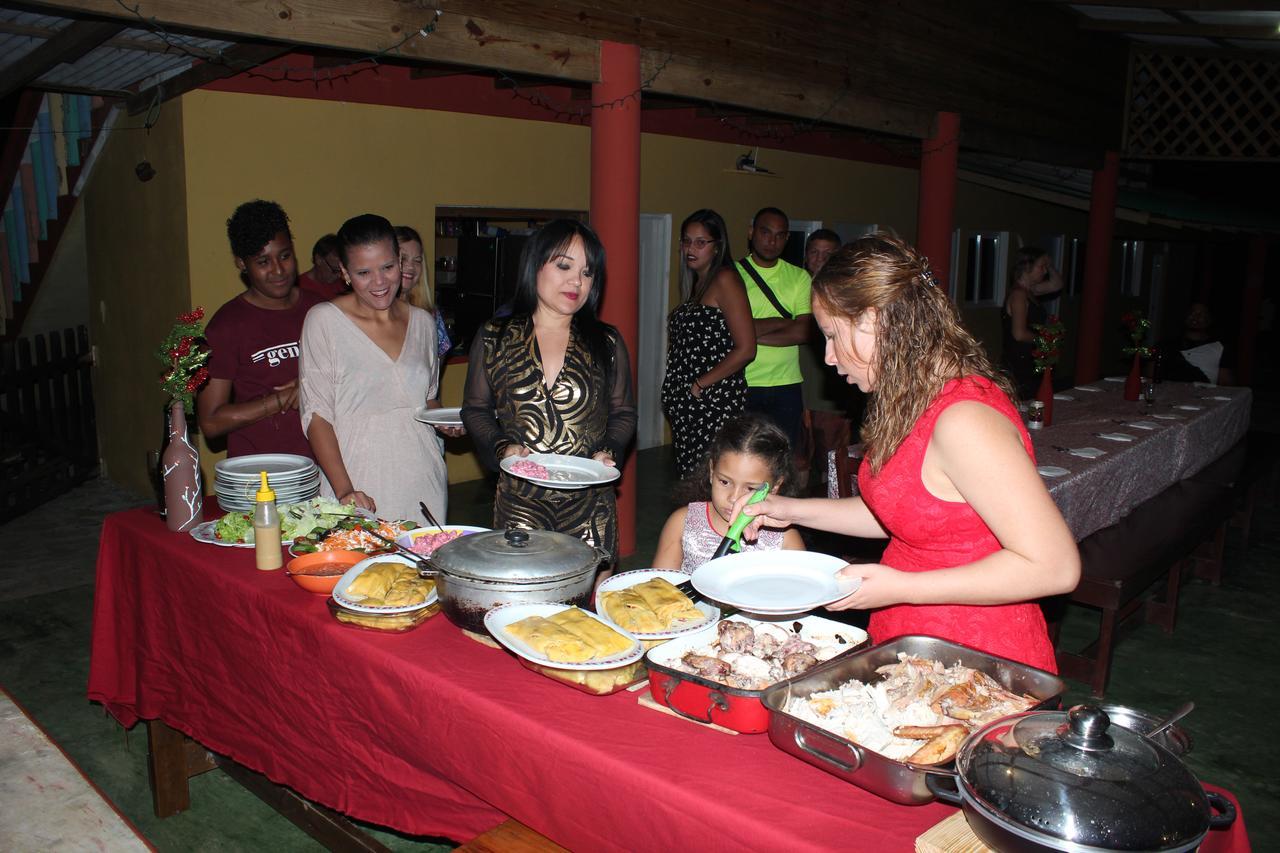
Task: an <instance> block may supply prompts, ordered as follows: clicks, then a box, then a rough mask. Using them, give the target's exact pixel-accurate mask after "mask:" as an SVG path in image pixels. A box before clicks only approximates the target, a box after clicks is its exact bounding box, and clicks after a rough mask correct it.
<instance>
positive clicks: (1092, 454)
mask: <svg viewBox="0 0 1280 853" xmlns="http://www.w3.org/2000/svg"><path fill="white" fill-rule="evenodd" d="M1067 452H1068V453H1070V454H1071V455H1072V456H1079V457H1080V458H1081V459H1097V458H1098V457H1099V456H1106V455H1107V451H1105V450H1099V449H1098V448H1096V447H1073V448H1071V449H1070V450H1068V451H1067Z"/></svg>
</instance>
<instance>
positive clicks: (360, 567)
mask: <svg viewBox="0 0 1280 853" xmlns="http://www.w3.org/2000/svg"><path fill="white" fill-rule="evenodd" d="M374 563H400V564H401V565H405V566H409V567H410V568H416V566H415V564H414V562H413V561H412V560H410V559H409V558H408V557H402V556H400V555H399V554H379V555H378V556H376V557H370V558H369V559H367V560H361V561H360V562H358V563H356V564H355V565H354V566H352V567H351V568H349V569H347V571H346V572H345V573H344V574H343V575H342V577H341V578H339V579H338V584H337V586H335V587H334V588H333V600H334V601H336V602H338V603H339V604H341V605H342V606H343V607H345V608H346V609H348V610H355V611H356V612H358V613H412V612H413V611H415V610H421V609H422V608H424V607H430V606H431V605H433V604H435V603H436V599H437V598H439V597H440V595H439V593H438V592H436V590H434V589H433V590H431V594H430V595H428V596H427V600H426V601H424V602H422V603H421V604H380V605H367V604H361V603H360V601H359V600H358V599H355V598H348V597H347V589H348V588H349V587H350V586H351V582H352V581H353V580H355V579H356V578H357V577H359V576H360V573H361V572H363V571H364V570H365V569H367V568H369V567H370V566H372V565H373V564H374Z"/></svg>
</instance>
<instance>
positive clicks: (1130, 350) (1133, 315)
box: [1120, 311, 1151, 358]
mask: <svg viewBox="0 0 1280 853" xmlns="http://www.w3.org/2000/svg"><path fill="white" fill-rule="evenodd" d="M1120 322H1121V323H1123V324H1124V327H1125V329H1126V330H1128V332H1129V340H1130V342H1131V343H1130V345H1129V346H1127V347H1125V348H1124V354H1125V355H1136V356H1138V357H1139V358H1147V357H1149V356H1150V355H1151V347H1149V346H1147V345H1146V344H1145V343H1144V342H1145V340H1146V338H1147V329H1149V328H1151V321H1150V320H1148V319H1147V318H1146V317H1144V316H1142V312H1141V311H1127V312H1125V313H1124V314H1123V315H1122V316H1121V317H1120Z"/></svg>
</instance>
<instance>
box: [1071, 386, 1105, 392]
mask: <svg viewBox="0 0 1280 853" xmlns="http://www.w3.org/2000/svg"><path fill="white" fill-rule="evenodd" d="M1072 390H1074V391H1101V390H1102V389H1101V388H1094V387H1093V386H1092V385H1077V386H1076V387H1075V388H1073V389H1072Z"/></svg>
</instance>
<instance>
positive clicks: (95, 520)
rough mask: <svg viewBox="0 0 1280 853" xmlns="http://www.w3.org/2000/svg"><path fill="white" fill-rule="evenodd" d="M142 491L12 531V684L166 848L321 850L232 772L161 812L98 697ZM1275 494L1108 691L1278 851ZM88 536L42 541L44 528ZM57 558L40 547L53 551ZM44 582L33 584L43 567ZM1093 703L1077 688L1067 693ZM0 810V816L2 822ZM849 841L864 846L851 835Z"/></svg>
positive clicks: (27, 520) (0, 530) (470, 500)
mask: <svg viewBox="0 0 1280 853" xmlns="http://www.w3.org/2000/svg"><path fill="white" fill-rule="evenodd" d="M672 467H673V466H672V460H671V455H670V451H669V448H660V449H656V450H652V451H646V452H645V453H642V454H641V458H640V463H639V464H637V465H636V466H635V467H634V471H635V472H636V475H637V477H638V491H639V513H638V515H639V518H638V531H639V536H638V541H639V543H640V545H639V553H637V554H636V555H635V556H634V557H632V558H630V559H628V560H626V561H624V566H625V567H627V568H633V567H638V566H643V565H645V561H646V560H647V559H648V557H649V556H650V554H651V553H652V548H653V545H654V543H655V541H656V539H657V533H658V530H659V529H660V527H661V524H662V522H663V521H664V520H665V519H666V515H667V513H668V512H669V509H670V507H669V500H670V498H669V485H670V482H669V478H668V477H667V476H666V472H669V471H671V470H672ZM492 494H493V492H492V489H491V488H489V487H487V486H486V485H485V484H484V483H482V482H476V483H464V484H461V485H458V486H455V487H454V488H453V489H451V491H450V503H451V509H450V520H451V521H453V522H455V523H464V524H465V523H475V524H487V523H488V522H489V520H490V519H489V512H490V506H491V501H492ZM133 502H134V500H133V498H132V497H131V496H129V495H127V494H124V493H122V492H120V491H119V490H117V489H114V488H113V487H111V486H110V485H109V484H106V483H104V482H102V481H99V482H96V483H92V484H89V485H86V486H84V487H81V489H79V490H78V491H77V492H76V493H73V494H71V495H67V496H65V497H63V498H60V499H59V500H58V501H57V502H55V503H54V504H50V505H47V506H45V507H41V508H39V509H37V510H35V511H33V512H32V513H30V514H28V515H27V516H24V517H22V518H21V519H19V520H18V521H15V522H12V523H10V524H9V525H5V526H3V527H0V553H2V554H4V555H5V557H4V558H3V560H2V561H0V584H2V585H3V586H4V589H2V590H0V684H2V685H3V686H4V687H5V688H6V689H7V690H8V691H9V692H10V693H11V694H12V695H13V696H14V698H16V699H17V701H18V702H19V703H21V704H22V705H23V706H24V707H25V708H26V709H27V710H28V712H29V713H31V714H32V715H33V716H34V717H35V719H36V720H37V721H38V722H39V723H40V725H42V726H43V727H44V728H45V729H46V730H47V731H48V732H49V733H50V735H51V736H52V737H53V738H54V739H55V740H56V741H57V742H58V743H59V744H60V745H61V746H62V747H63V749H64V750H65V751H66V752H67V753H68V754H69V755H70V756H71V757H72V758H73V759H74V760H75V761H76V762H77V763H78V764H79V765H80V766H81V767H82V768H83V769H84V771H85V772H86V773H87V774H88V775H89V777H90V778H91V779H92V780H93V781H94V782H95V783H96V784H97V785H98V787H99V788H100V789H101V790H102V791H103V792H104V793H105V794H106V796H108V797H109V798H110V799H111V800H112V801H113V802H114V803H115V804H116V806H117V807H118V808H119V809H120V810H121V811H122V812H123V813H124V814H125V815H126V816H128V817H129V819H130V820H132V821H133V822H134V823H135V824H136V825H137V826H138V827H139V828H140V829H141V831H142V833H143V834H144V835H145V836H146V837H147V839H148V840H149V841H150V842H151V843H152V844H154V845H155V847H156V848H157V849H159V850H162V851H206V850H207V851H214V850H272V851H293V850H298V851H302V850H316V849H319V845H317V844H316V843H315V842H313V841H312V840H311V839H309V838H308V837H307V836H305V835H304V834H303V833H302V832H301V831H299V830H297V829H296V828H294V827H293V825H292V824H290V823H288V822H287V821H286V820H284V819H283V818H281V817H279V816H278V815H276V814H275V812H273V811H272V810H271V809H269V808H268V807H267V806H265V805H263V804H262V803H261V802H259V801H258V800H257V799H256V798H255V797H253V796H252V795H250V794H249V793H247V792H246V791H244V790H243V789H242V788H240V787H239V785H237V784H236V783H235V782H233V781H231V780H230V779H229V778H227V777H226V776H225V775H223V774H222V773H221V771H214V772H211V773H206V774H204V775H202V776H199V777H197V778H195V779H193V780H192V785H191V788H192V791H191V795H192V804H193V807H192V809H191V810H190V811H188V812H186V813H184V814H181V815H177V816H175V817H171V818H168V819H166V820H157V819H156V818H154V817H153V816H152V814H151V801H150V793H149V790H148V787H147V772H146V747H147V744H146V735H145V731H144V730H143V728H142V727H136V728H134V729H133V730H131V731H124V730H122V729H121V728H120V727H119V726H118V725H117V724H116V723H115V721H114V720H112V719H111V718H110V717H107V716H106V715H105V713H104V712H103V710H102V709H101V707H99V706H96V705H93V704H91V703H89V702H88V701H87V700H86V699H85V685H86V683H87V679H88V666H89V631H90V615H91V609H92V596H93V586H92V572H93V561H94V556H95V548H94V546H95V543H96V529H97V526H98V525H99V523H100V519H101V516H102V515H103V514H105V512H106V511H111V510H114V509H118V508H121V507H123V506H128V505H130V504H131V503H133ZM1276 509H1277V504H1276V502H1275V500H1274V498H1271V499H1268V500H1267V501H1265V502H1264V503H1263V504H1262V505H1260V506H1259V507H1258V510H1257V512H1256V513H1255V518H1254V533H1253V539H1252V542H1251V544H1250V547H1249V548H1248V549H1247V550H1246V549H1245V548H1244V546H1243V543H1242V542H1241V541H1240V537H1239V535H1238V534H1233V536H1232V538H1231V539H1230V544H1229V548H1228V554H1227V568H1226V574H1225V578H1224V580H1223V584H1222V586H1221V587H1216V588H1215V587H1210V586H1208V585H1206V584H1203V583H1199V582H1192V583H1190V584H1188V585H1187V586H1185V587H1184V589H1183V592H1182V597H1181V602H1180V607H1179V619H1178V626H1177V630H1176V632H1175V633H1174V634H1173V635H1172V636H1166V635H1164V634H1163V633H1161V632H1160V631H1159V630H1158V629H1155V628H1152V627H1150V626H1142V627H1139V628H1137V629H1135V630H1134V631H1133V632H1132V633H1130V634H1127V635H1126V636H1125V637H1124V640H1123V641H1122V642H1121V644H1120V646H1119V648H1118V650H1117V653H1116V659H1115V666H1114V669H1113V675H1112V679H1111V689H1110V691H1109V693H1108V696H1107V700H1108V701H1110V702H1115V703H1118V704H1127V705H1133V706H1136V707H1139V708H1145V709H1148V710H1151V711H1154V712H1163V711H1166V710H1169V709H1172V708H1173V707H1175V706H1176V705H1178V704H1180V703H1181V702H1182V701H1183V700H1185V699H1188V698H1189V699H1194V700H1195V702H1196V704H1197V708H1196V711H1195V712H1194V713H1193V714H1192V715H1191V716H1190V717H1188V718H1187V720H1186V721H1185V724H1184V725H1185V728H1186V729H1187V730H1188V731H1189V732H1190V733H1191V735H1192V738H1193V740H1194V749H1193V751H1192V753H1191V755H1190V756H1189V757H1188V762H1189V764H1190V766H1191V768H1192V770H1193V771H1195V772H1196V773H1197V774H1198V775H1199V776H1200V777H1201V778H1203V779H1205V780H1209V781H1212V782H1214V783H1216V784H1219V785H1222V786H1224V787H1227V788H1229V789H1231V790H1233V791H1234V792H1235V793H1236V794H1237V795H1238V796H1239V798H1240V800H1241V802H1242V804H1243V808H1244V813H1245V816H1246V818H1247V821H1248V826H1249V835H1250V838H1251V839H1252V841H1253V844H1254V846H1255V848H1256V849H1259V850H1268V849H1275V848H1271V846H1270V845H1271V844H1273V843H1274V844H1277V846H1278V847H1280V783H1277V782H1276V781H1275V777H1274V776H1273V775H1272V773H1271V770H1272V769H1274V768H1275V767H1276V766H1278V765H1280V747H1278V746H1277V739H1276V738H1274V737H1272V736H1271V735H1270V732H1269V730H1266V729H1264V728H1263V726H1262V724H1261V723H1260V722H1259V719H1266V718H1269V717H1268V716H1264V713H1263V712H1264V710H1265V709H1266V708H1267V707H1268V705H1269V700H1270V699H1272V698H1276V697H1277V696H1280V691H1278V690H1277V689H1276V685H1275V683H1274V682H1273V681H1272V679H1273V678H1274V677H1275V676H1276V674H1277V673H1278V672H1280V667H1277V662H1278V658H1280V653H1278V652H1277V646H1276V643H1275V642H1274V630H1273V625H1274V622H1275V618H1274V615H1273V610H1272V608H1273V607H1274V606H1275V605H1274V603H1275V602H1276V601H1277V600H1280V573H1278V572H1277V571H1276V570H1277V568H1278V567H1280V523H1278V522H1277V518H1276ZM69 518H70V519H74V520H75V523H74V527H75V532H73V533H72V534H69V535H67V536H60V537H58V538H57V540H56V541H51V542H50V543H49V545H48V547H47V548H46V547H43V546H41V547H39V548H33V547H32V545H31V531H33V530H49V529H65V527H66V520H67V519H69ZM42 551H43V552H47V553H41V552H42ZM33 571H34V572H37V573H38V576H39V580H38V581H37V582H31V581H30V580H29V578H30V575H31V573H32V572H33ZM1092 627H1093V619H1092V618H1091V616H1090V615H1089V614H1088V613H1087V612H1084V611H1073V612H1072V613H1071V614H1070V615H1069V616H1068V619H1067V622H1066V626H1065V629H1064V633H1065V637H1066V639H1067V640H1068V641H1069V642H1071V641H1078V640H1083V639H1084V638H1086V637H1087V636H1088V634H1089V631H1090V629H1091V628H1092ZM1085 696H1086V690H1085V689H1084V688H1083V687H1082V686H1081V685H1073V689H1072V691H1071V694H1070V695H1069V697H1068V700H1069V701H1071V700H1079V699H1083V698H1085ZM3 813H4V809H3V804H0V820H3ZM378 838H379V839H380V840H381V841H382V842H383V843H385V844H387V845H388V846H389V847H391V848H393V849H396V850H437V849H448V848H447V847H445V846H442V845H440V844H439V843H430V842H427V841H423V840H421V839H408V838H403V837H400V836H396V835H393V834H389V833H378ZM853 841H854V840H853V839H851V843H853Z"/></svg>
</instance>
